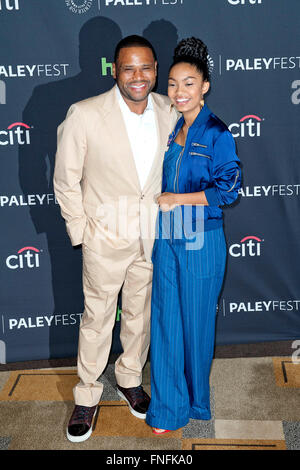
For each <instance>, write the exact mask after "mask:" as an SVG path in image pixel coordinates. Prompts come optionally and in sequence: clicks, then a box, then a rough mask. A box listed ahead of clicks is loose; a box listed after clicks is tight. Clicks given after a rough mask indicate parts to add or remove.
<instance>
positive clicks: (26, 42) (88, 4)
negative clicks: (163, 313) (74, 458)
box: [0, 0, 300, 363]
mask: <svg viewBox="0 0 300 470" xmlns="http://www.w3.org/2000/svg"><path fill="white" fill-rule="evenodd" d="M299 18H300V2H299V0H288V1H287V0H0V44H1V49H0V165H1V172H0V179H1V183H0V214H1V230H0V236H1V243H0V271H1V284H0V289H1V299H0V362H1V363H5V362H14V361H22V360H32V359H44V358H50V357H70V356H75V355H76V353H77V341H78V327H79V324H80V319H81V316H82V312H83V294H82V287H81V262H82V255H81V248H80V247H76V248H73V247H72V246H71V243H70V242H69V239H68V237H67V234H66V231H65V224H64V221H63V219H62V218H61V215H60V210H59V206H58V204H57V201H56V200H55V196H54V192H53V183H52V178H53V168H54V161H55V152H56V128H57V126H58V125H59V123H60V122H61V121H63V119H64V117H65V114H66V111H67V109H68V107H69V106H70V105H71V104H72V103H74V102H76V101H79V100H81V99H84V98H87V97H90V96H93V95H97V94H99V93H101V92H104V91H106V90H108V89H109V88H111V87H112V85H113V83H114V81H113V79H112V76H111V72H112V65H111V63H112V60H113V53H114V48H115V45H116V44H117V42H118V41H119V40H120V39H121V38H122V37H124V36H127V35H129V34H140V35H143V36H145V37H146V38H147V39H149V40H150V41H151V42H152V43H153V45H154V47H155V49H156V51H157V55H158V60H159V78H158V84H157V91H158V92H161V93H166V84H167V73H168V67H169V65H170V62H171V58H172V52H173V50H174V47H175V46H176V44H177V43H178V41H179V40H180V39H182V38H184V37H188V36H192V35H193V36H197V37H200V38H201V39H202V40H204V42H205V43H206V44H207V45H208V48H209V54H210V66H211V77H212V86H211V91H210V93H209V96H208V98H207V102H208V104H209V106H210V108H211V109H212V110H213V111H214V112H215V114H217V115H218V116H219V117H220V118H221V119H222V120H223V121H224V122H226V124H227V125H228V126H229V129H230V130H231V132H232V134H233V136H234V137H235V139H236V144H237V149H238V154H239V157H240V159H241V162H242V170H243V187H242V189H241V190H240V197H239V200H238V201H237V203H235V204H234V207H230V208H227V209H226V210H225V211H224V213H225V232H226V238H227V244H228V261H227V271H226V277H225V282H224V287H223V290H222V293H221V296H220V302H219V310H218V316H217V333H216V342H217V344H230V343H253V342H260V341H274V340H287V339H296V338H300V315H299V313H300V312H299V310H300V282H299V279H300V270H299V262H300V259H299V255H300V248H299V240H300V230H299V228H300V224H299V193H300V164H299V161H300V159H299V158H300V138H299V129H300V127H299V126H300V119H299V118H300V113H299V111H300V48H299V30H300V20H299ZM100 157H101V156H100ZM121 317H122V313H121V299H120V302H119V308H118V311H117V312H116V326H115V330H114V340H113V347H112V351H113V352H118V351H119V350H120V348H121V346H120V342H119V326H120V318H121Z"/></svg>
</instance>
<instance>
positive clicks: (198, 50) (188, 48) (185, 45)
mask: <svg viewBox="0 0 300 470" xmlns="http://www.w3.org/2000/svg"><path fill="white" fill-rule="evenodd" d="M181 62H186V63H188V64H191V65H194V66H195V67H196V68H197V70H198V72H199V73H202V75H203V80H204V81H209V78H210V77H209V62H208V50H207V47H206V45H205V44H204V42H203V41H201V39H197V38H194V37H191V38H187V39H183V40H182V41H180V43H179V44H178V45H177V47H176V48H175V50H174V56H173V63H172V65H171V67H170V70H171V68H172V67H174V65H176V64H180V63H181Z"/></svg>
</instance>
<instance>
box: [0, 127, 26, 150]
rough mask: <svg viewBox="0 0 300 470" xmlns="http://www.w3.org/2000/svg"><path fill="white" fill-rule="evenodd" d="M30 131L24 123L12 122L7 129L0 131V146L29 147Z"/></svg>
mask: <svg viewBox="0 0 300 470" xmlns="http://www.w3.org/2000/svg"><path fill="white" fill-rule="evenodd" d="M30 129H31V127H30V126H28V124H25V123H24V122H13V123H12V124H10V126H8V128H7V129H5V130H2V131H0V145H15V144H18V145H24V144H26V145H29V144H30V132H29V131H30Z"/></svg>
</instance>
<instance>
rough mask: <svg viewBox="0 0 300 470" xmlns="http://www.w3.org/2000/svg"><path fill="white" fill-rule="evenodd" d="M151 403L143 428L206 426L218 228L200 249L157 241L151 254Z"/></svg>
mask: <svg viewBox="0 0 300 470" xmlns="http://www.w3.org/2000/svg"><path fill="white" fill-rule="evenodd" d="M152 258H153V284H152V311H151V346H150V348H151V403H150V407H149V410H148V413H147V418H146V422H147V423H148V424H149V425H150V426H154V427H158V428H163V429H170V430H175V429H178V428H180V427H183V426H185V425H186V424H187V423H188V421H189V418H194V419H203V420H209V419H210V418H211V413H210V401H209V374H210V368H211V362H212V358H213V350H214V337H215V317H216V306H217V301H218V296H219V293H220V290H221V286H222V282H223V276H224V269H225V261H226V245H225V239H224V233H223V228H218V229H216V230H209V231H207V232H204V245H203V247H202V249H199V250H187V249H186V244H185V243H182V240H178V241H177V240H174V239H171V240H169V239H162V238H160V239H157V240H156V241H155V245H154V249H153V255H152Z"/></svg>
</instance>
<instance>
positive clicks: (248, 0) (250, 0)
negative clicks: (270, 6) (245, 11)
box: [228, 0, 262, 5]
mask: <svg viewBox="0 0 300 470" xmlns="http://www.w3.org/2000/svg"><path fill="white" fill-rule="evenodd" d="M228 3H230V5H261V4H262V0H228Z"/></svg>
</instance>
